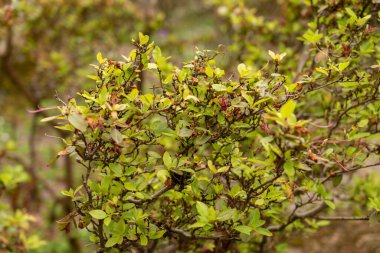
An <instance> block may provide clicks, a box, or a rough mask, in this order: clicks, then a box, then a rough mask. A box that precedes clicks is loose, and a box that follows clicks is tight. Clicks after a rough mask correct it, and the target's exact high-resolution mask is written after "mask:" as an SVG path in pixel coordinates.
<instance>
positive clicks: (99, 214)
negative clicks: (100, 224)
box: [89, 209, 107, 220]
mask: <svg viewBox="0 0 380 253" xmlns="http://www.w3.org/2000/svg"><path fill="white" fill-rule="evenodd" d="M89 214H90V215H91V216H92V217H94V218H95V219H98V220H103V219H105V218H106V217H107V214H106V213H105V212H104V211H103V210H100V209H96V210H91V211H90V212H89Z"/></svg>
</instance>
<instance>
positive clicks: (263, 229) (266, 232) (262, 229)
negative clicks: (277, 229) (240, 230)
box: [255, 227, 272, 236]
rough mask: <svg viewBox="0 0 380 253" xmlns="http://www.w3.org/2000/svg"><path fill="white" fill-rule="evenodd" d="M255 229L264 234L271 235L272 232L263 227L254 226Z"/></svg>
mask: <svg viewBox="0 0 380 253" xmlns="http://www.w3.org/2000/svg"><path fill="white" fill-rule="evenodd" d="M255 231H256V232H257V233H259V234H262V235H265V236H272V232H270V231H269V230H268V229H266V228H263V227H259V228H255Z"/></svg>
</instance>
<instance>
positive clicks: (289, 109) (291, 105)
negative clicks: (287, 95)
mask: <svg viewBox="0 0 380 253" xmlns="http://www.w3.org/2000/svg"><path fill="white" fill-rule="evenodd" d="M295 108H296V102H295V101H294V100H293V99H290V100H288V101H287V102H286V103H285V104H284V105H283V106H282V107H281V109H280V113H281V116H282V117H283V118H288V117H289V116H290V115H292V114H293V112H294V109H295Z"/></svg>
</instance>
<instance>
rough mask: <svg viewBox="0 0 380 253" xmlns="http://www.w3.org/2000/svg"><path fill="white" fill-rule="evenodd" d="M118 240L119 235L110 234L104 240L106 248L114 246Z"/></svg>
mask: <svg viewBox="0 0 380 253" xmlns="http://www.w3.org/2000/svg"><path fill="white" fill-rule="evenodd" d="M119 241H120V236H112V237H110V238H109V239H108V240H107V242H106V245H105V246H106V248H110V247H112V246H114V245H115V244H116V243H118V242H119Z"/></svg>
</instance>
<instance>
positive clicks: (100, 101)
mask: <svg viewBox="0 0 380 253" xmlns="http://www.w3.org/2000/svg"><path fill="white" fill-rule="evenodd" d="M107 98H108V90H107V87H106V86H105V85H103V87H102V89H101V90H100V93H99V97H98V100H97V101H98V104H99V105H104V104H105V103H106V102H107Z"/></svg>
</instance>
